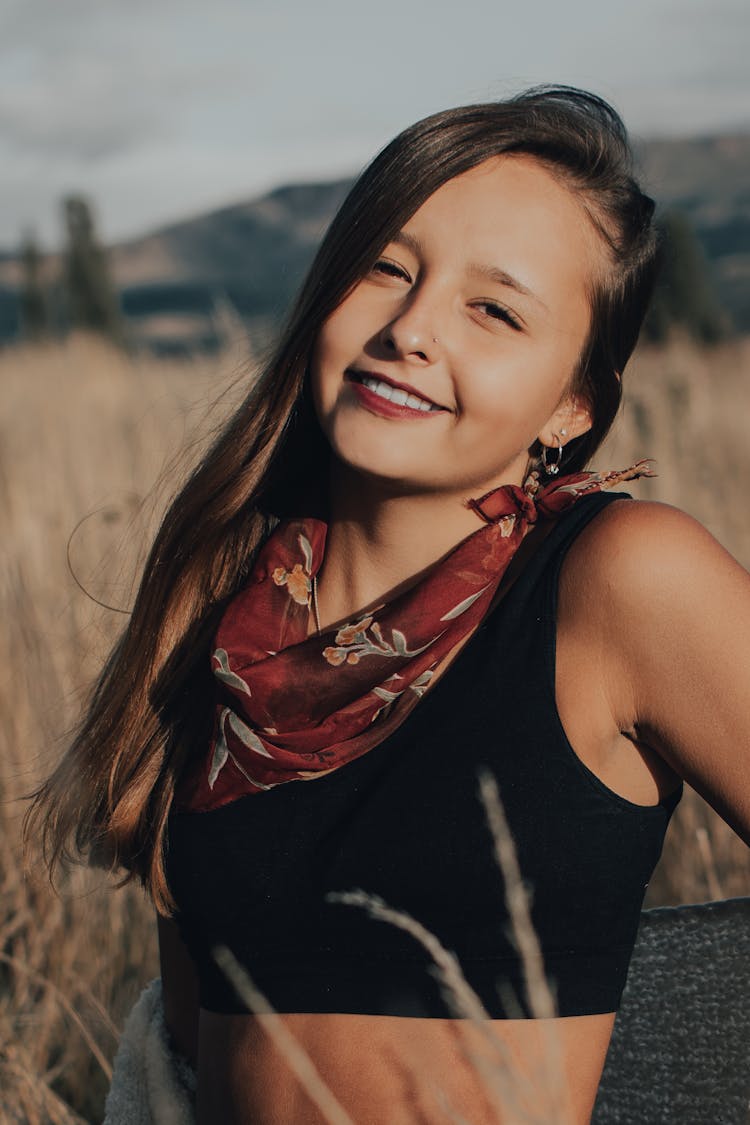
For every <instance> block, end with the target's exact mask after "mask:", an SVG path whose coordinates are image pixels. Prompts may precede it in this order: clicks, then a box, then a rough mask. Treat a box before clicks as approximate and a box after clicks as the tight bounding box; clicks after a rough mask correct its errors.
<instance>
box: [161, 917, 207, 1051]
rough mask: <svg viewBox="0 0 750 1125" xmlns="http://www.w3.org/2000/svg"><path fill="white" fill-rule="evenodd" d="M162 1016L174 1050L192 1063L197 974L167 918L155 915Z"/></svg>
mask: <svg viewBox="0 0 750 1125" xmlns="http://www.w3.org/2000/svg"><path fill="white" fill-rule="evenodd" d="M157 930H158V934H159V962H160V965H161V981H162V995H163V997H164V1019H165V1022H166V1025H167V1028H168V1030H169V1033H170V1035H171V1036H172V1039H173V1040H174V1043H175V1045H176V1047H177V1048H178V1050H179V1051H180V1052H181V1053H182V1054H183V1055H184V1056H185V1057H186V1058H187V1059H189V1060H190V1062H192V1063H193V1065H195V1064H196V1060H197V1058H198V1015H199V1001H198V975H197V973H196V970H195V964H194V962H193V959H192V957H191V956H190V954H189V953H188V951H187V948H186V947H185V943H184V942H183V940H182V938H181V937H180V932H179V930H178V929H177V924H176V923H175V922H174V921H173V920H172V919H171V918H164V917H162V915H158V916H157Z"/></svg>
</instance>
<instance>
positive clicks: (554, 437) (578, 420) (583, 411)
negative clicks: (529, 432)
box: [538, 394, 593, 448]
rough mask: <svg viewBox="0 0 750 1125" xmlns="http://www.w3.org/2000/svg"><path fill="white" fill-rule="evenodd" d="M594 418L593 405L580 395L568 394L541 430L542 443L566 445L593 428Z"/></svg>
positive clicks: (555, 446) (539, 435)
mask: <svg viewBox="0 0 750 1125" xmlns="http://www.w3.org/2000/svg"><path fill="white" fill-rule="evenodd" d="M592 425H593V419H592V417H591V407H590V406H589V404H588V402H587V401H586V400H585V399H583V398H581V397H580V395H574V394H566V395H564V397H563V398H562V399H561V400H560V402H559V403H558V405H557V408H556V409H555V412H554V414H552V415H551V416H550V417H549V419H548V420H547V422H546V423H545V424H544V426H542V428H541V430H540V431H539V434H538V437H539V441H540V442H541V444H542V445H547V446H550V447H551V448H557V446H558V444H559V445H562V446H563V447H565V446H566V445H567V443H568V442H569V441H572V440H573V438H577V437H580V436H581V434H585V433H586V431H587V430H590V429H591V426H592Z"/></svg>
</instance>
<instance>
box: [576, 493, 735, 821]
mask: <svg viewBox="0 0 750 1125" xmlns="http://www.w3.org/2000/svg"><path fill="white" fill-rule="evenodd" d="M602 517H604V518H601V519H597V520H594V521H593V522H592V524H591V525H589V527H590V529H591V534H588V535H587V536H586V539H585V542H584V543H583V545H582V550H581V552H580V556H579V558H578V562H579V563H581V564H582V566H581V568H580V578H579V579H578V580H577V584H578V586H579V588H580V604H582V605H584V606H585V607H586V610H587V614H588V618H589V620H590V622H591V629H592V630H593V632H594V633H595V634H596V643H597V645H598V647H599V649H600V650H601V651H602V652H603V653H604V654H605V661H604V662H605V664H606V667H607V669H608V674H609V677H610V681H611V682H612V683H613V684H614V685H615V687H614V689H613V695H614V696H616V698H617V708H618V710H619V712H620V715H623V714H624V715H626V716H627V717H628V719H629V722H630V729H631V732H632V733H633V734H634V736H635V737H636V738H637V739H638V740H640V741H642V742H644V743H646V744H647V745H648V746H650V747H651V748H652V749H653V750H655V751H656V752H657V753H658V754H660V755H661V756H662V757H663V759H664V760H665V761H666V762H667V763H668V765H669V766H671V768H672V769H674V770H675V772H676V773H678V774H679V775H680V776H681V777H683V778H684V779H685V780H686V781H687V782H689V784H690V785H692V786H693V788H695V789H696V790H697V791H698V792H699V793H700V794H701V795H702V796H703V797H704V798H705V799H706V800H707V801H708V802H709V803H710V804H711V805H712V806H713V807H714V808H715V809H716V811H717V812H718V813H719V814H720V815H721V816H722V817H723V818H724V819H725V820H726V821H727V822H728V823H729V824H730V825H731V826H732V827H733V828H734V830H735V831H736V832H737V833H738V834H739V835H740V836H741V837H742V838H743V839H744V840H745V841H746V842H747V843H750V575H748V573H747V571H745V570H744V569H743V568H742V567H741V566H740V565H739V563H737V562H736V561H735V560H734V559H733V558H732V556H731V555H730V554H728V552H726V551H725V550H724V548H723V547H721V546H720V544H719V543H717V541H716V540H715V539H714V538H713V536H711V535H710V534H709V533H708V532H707V531H706V530H705V529H704V528H703V527H702V526H701V525H700V524H699V523H697V522H696V521H695V520H693V519H692V518H691V517H690V516H687V515H685V513H683V512H680V511H678V510H677V509H675V508H671V507H669V506H668V505H664V504H657V503H647V502H641V501H622V502H620V503H615V504H612V505H611V506H610V508H608V509H606V510H605V512H604V513H602ZM586 530H587V532H588V531H589V528H587V529H586ZM581 539H583V536H582V537H581Z"/></svg>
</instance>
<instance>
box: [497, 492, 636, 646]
mask: <svg viewBox="0 0 750 1125" xmlns="http://www.w3.org/2000/svg"><path fill="white" fill-rule="evenodd" d="M615 500H632V496H631V495H630V493H628V492H595V493H592V494H591V496H586V497H583V498H582V499H581V500H579V501H578V503H576V504H574V505H573V507H572V508H570V509H568V511H566V512H565V513H564V514H563V515H562V516H560V518H559V519H557V520H556V521H555V522H554V523H553V524H552V527H551V528H550V530H549V531H548V532H547V534H546V535H545V537H544V538H543V539H542V540H541V542H538V543H536V544H534V543H533V542H530V548H531V550H530V553H529V554H528V555H527V557H526V558H525V559H521V560H520V561H521V562H522V566H521V567H520V569H519V572H518V574H517V576H515V577H514V578H513V581H512V585H511V587H510V588H509V590H508V592H507V594H505V596H504V597H503V598H502V599H501V601H500V605H499V606H498V609H500V611H501V612H500V616H501V617H502V620H503V627H504V628H509V627H512V626H513V625H518V626H519V627H522V628H524V629H526V628H528V626H529V622H530V616H529V615H530V614H533V616H534V617H535V618H537V619H538V618H539V615H540V614H541V613H542V612H543V611H542V606H543V605H545V604H547V605H548V604H549V601H548V599H549V595H550V593H551V596H552V610H553V613H554V611H555V609H556V605H557V580H558V577H559V574H560V568H561V567H562V563H563V560H564V558H565V555H566V554H567V552H568V550H569V548H570V547H571V546H572V544H573V542H574V541H575V539H576V538H577V537H578V536H579V535H580V533H581V532H582V531H583V529H584V528H585V527H586V525H587V524H588V523H590V522H591V520H592V519H594V517H595V516H596V515H597V514H598V513H599V512H601V511H602V510H603V509H604V508H606V507H607V506H608V505H609V504H611V503H613V501H615ZM532 534H533V533H532ZM529 540H531V536H529Z"/></svg>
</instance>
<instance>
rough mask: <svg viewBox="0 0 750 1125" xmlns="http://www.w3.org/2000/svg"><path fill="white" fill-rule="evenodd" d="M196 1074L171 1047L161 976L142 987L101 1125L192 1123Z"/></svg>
mask: <svg viewBox="0 0 750 1125" xmlns="http://www.w3.org/2000/svg"><path fill="white" fill-rule="evenodd" d="M195 1084H196V1080H195V1072H194V1071H193V1069H192V1067H191V1066H190V1064H189V1063H188V1062H187V1060H186V1059H184V1058H182V1057H181V1056H179V1055H177V1054H176V1053H175V1052H174V1051H173V1050H172V1049H171V1047H170V1044H169V1038H168V1036H167V1029H166V1026H165V1023H164V1007H163V1003H162V993H161V980H160V979H159V978H158V977H157V979H156V980H152V981H151V983H150V984H149V985H147V986H146V988H144V990H143V992H142V993H141V995H140V997H139V998H138V1000H137V1001H136V1003H135V1006H134V1007H133V1009H132V1011H131V1012H130V1015H129V1016H128V1018H127V1020H126V1022H125V1027H124V1028H123V1032H122V1038H121V1039H120V1045H119V1047H118V1048H117V1054H116V1055H115V1060H114V1065H113V1071H112V1084H111V1086H110V1089H109V1093H108V1095H107V1101H106V1104H105V1107H104V1122H103V1125H195V1111H194V1104H195Z"/></svg>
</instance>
